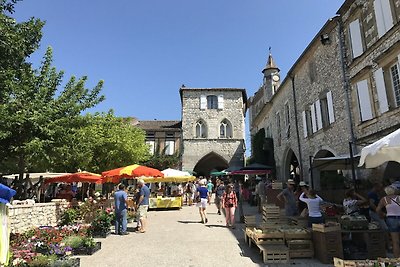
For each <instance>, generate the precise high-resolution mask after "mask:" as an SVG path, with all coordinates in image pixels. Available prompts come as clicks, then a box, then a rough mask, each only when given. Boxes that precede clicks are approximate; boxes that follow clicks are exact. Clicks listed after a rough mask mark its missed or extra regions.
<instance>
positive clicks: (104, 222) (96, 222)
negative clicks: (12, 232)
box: [90, 210, 113, 237]
mask: <svg viewBox="0 0 400 267" xmlns="http://www.w3.org/2000/svg"><path fill="white" fill-rule="evenodd" d="M112 220H113V214H112V213H107V212H106V211H103V210H101V211H99V212H98V213H97V216H96V217H95V218H94V219H93V221H92V223H91V226H90V233H91V234H92V236H93V237H107V236H108V235H109V234H110V232H111V231H110V227H111V223H112Z"/></svg>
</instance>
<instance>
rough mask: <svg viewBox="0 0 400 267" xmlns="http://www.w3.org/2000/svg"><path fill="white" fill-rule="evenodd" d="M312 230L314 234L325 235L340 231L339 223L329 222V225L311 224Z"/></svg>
mask: <svg viewBox="0 0 400 267" xmlns="http://www.w3.org/2000/svg"><path fill="white" fill-rule="evenodd" d="M312 230H313V231H316V232H322V233H327V232H335V231H341V230H342V229H341V228H340V223H334V222H331V223H329V224H315V223H313V225H312Z"/></svg>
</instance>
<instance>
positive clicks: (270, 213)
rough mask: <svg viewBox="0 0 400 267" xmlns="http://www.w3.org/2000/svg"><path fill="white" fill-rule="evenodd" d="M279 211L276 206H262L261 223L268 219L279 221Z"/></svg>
mask: <svg viewBox="0 0 400 267" xmlns="http://www.w3.org/2000/svg"><path fill="white" fill-rule="evenodd" d="M280 213H281V211H280V208H279V207H278V206H275V205H268V204H267V205H264V206H263V212H262V215H263V221H268V220H270V219H273V220H275V219H280V217H281V215H280Z"/></svg>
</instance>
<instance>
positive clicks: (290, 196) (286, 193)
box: [276, 179, 298, 216]
mask: <svg viewBox="0 0 400 267" xmlns="http://www.w3.org/2000/svg"><path fill="white" fill-rule="evenodd" d="M286 184H287V188H285V189H283V190H282V192H280V193H279V194H278V195H277V196H276V198H277V199H278V200H279V201H282V202H285V214H286V216H295V215H297V214H298V212H297V201H296V196H295V194H294V185H295V182H294V180H293V179H289V180H288V181H287V182H286Z"/></svg>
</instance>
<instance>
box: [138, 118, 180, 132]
mask: <svg viewBox="0 0 400 267" xmlns="http://www.w3.org/2000/svg"><path fill="white" fill-rule="evenodd" d="M136 126H137V127H139V128H141V129H143V130H145V131H180V129H181V127H182V122H181V121H159V120H152V121H139V122H138V124H136Z"/></svg>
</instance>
